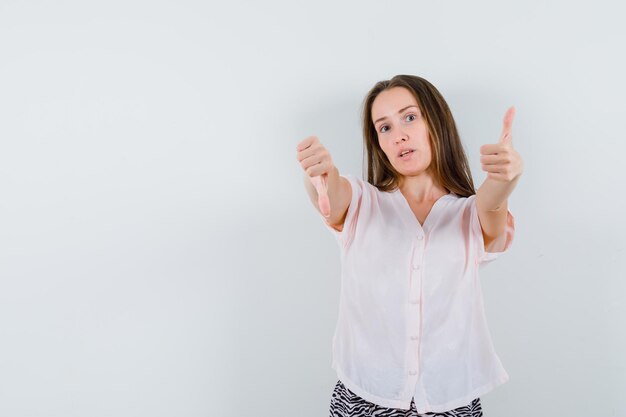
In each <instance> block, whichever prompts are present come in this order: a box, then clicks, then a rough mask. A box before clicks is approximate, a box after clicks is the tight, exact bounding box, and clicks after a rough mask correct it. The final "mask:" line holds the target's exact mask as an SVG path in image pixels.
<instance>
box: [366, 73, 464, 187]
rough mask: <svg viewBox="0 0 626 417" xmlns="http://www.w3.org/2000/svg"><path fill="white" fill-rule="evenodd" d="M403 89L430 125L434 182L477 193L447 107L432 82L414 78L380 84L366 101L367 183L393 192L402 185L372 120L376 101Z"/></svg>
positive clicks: (398, 76)
mask: <svg viewBox="0 0 626 417" xmlns="http://www.w3.org/2000/svg"><path fill="white" fill-rule="evenodd" d="M393 87H404V88H406V89H407V90H409V92H410V93H411V94H412V95H413V96H414V97H415V100H417V104H418V106H419V108H420V111H421V113H422V116H423V117H424V119H425V121H426V125H427V126H428V136H429V139H430V147H431V149H432V155H433V157H432V161H431V163H430V166H429V167H428V172H429V173H430V174H431V176H432V177H433V180H434V181H435V183H437V184H439V185H441V186H442V187H444V188H445V189H446V190H448V191H449V192H453V193H455V194H457V195H459V196H461V197H468V196H470V195H473V194H476V191H475V190H474V182H473V180H472V173H471V171H470V168H469V164H468V162H467V157H466V156H465V151H464V149H463V144H462V143H461V138H460V137H459V133H458V131H457V129H456V124H455V122H454V118H453V117H452V113H451V112H450V108H449V107H448V104H447V103H446V101H445V100H444V98H443V96H442V95H441V93H439V91H438V90H437V89H436V88H435V86H433V85H432V84H431V83H430V82H428V81H427V80H425V79H424V78H421V77H418V76H415V75H403V74H400V75H396V76H394V77H393V78H391V79H390V80H384V81H379V82H377V83H376V85H374V87H372V89H371V90H370V91H369V92H368V93H367V96H366V97H365V100H364V101H363V108H362V120H363V142H364V146H365V150H366V151H367V181H368V182H369V183H370V184H372V185H374V186H375V187H377V188H378V189H379V190H380V191H393V190H395V189H397V188H398V186H399V177H400V175H401V174H400V173H399V172H398V171H396V170H395V169H394V168H393V165H392V164H391V162H389V159H388V158H387V155H385V153H384V152H383V150H382V149H381V147H380V144H379V143H378V133H377V132H376V128H375V127H374V121H373V120H372V104H373V103H374V99H375V98H376V97H377V96H378V95H379V94H380V93H381V92H382V91H385V90H388V89H390V88H393Z"/></svg>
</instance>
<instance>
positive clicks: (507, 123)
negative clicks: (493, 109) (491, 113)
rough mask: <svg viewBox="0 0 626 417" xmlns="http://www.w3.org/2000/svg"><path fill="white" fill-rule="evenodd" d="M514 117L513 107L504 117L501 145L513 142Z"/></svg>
mask: <svg viewBox="0 0 626 417" xmlns="http://www.w3.org/2000/svg"><path fill="white" fill-rule="evenodd" d="M514 117H515V106H511V107H509V109H508V110H507V111H506V114H505V115H504V121H503V123H502V133H501V134H500V143H511V142H512V141H513V137H512V125H513V118H514Z"/></svg>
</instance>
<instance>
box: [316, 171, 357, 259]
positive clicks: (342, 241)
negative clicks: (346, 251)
mask: <svg viewBox="0 0 626 417" xmlns="http://www.w3.org/2000/svg"><path fill="white" fill-rule="evenodd" d="M341 176H342V177H344V178H345V179H347V180H348V181H349V182H350V187H351V188H352V198H351V199H350V205H349V206H348V212H347V214H346V218H345V220H344V223H343V228H342V229H341V231H338V230H337V229H334V228H333V227H331V226H330V225H329V224H328V223H327V221H326V218H325V217H324V216H323V215H322V214H321V213H318V214H319V216H320V218H321V219H322V222H323V223H324V226H326V229H328V230H330V232H331V233H332V234H333V235H334V236H335V239H337V242H338V243H339V245H340V246H341V247H342V248H345V247H347V246H348V245H349V244H350V242H351V241H352V239H353V238H354V233H355V230H356V224H357V220H358V217H359V211H360V207H361V205H362V199H363V196H364V193H363V189H364V183H363V180H361V179H360V178H357V177H355V176H353V175H341ZM331 204H332V203H331Z"/></svg>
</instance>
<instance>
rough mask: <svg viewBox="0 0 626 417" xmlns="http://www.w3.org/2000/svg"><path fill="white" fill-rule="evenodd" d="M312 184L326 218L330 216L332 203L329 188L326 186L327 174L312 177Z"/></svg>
mask: <svg viewBox="0 0 626 417" xmlns="http://www.w3.org/2000/svg"><path fill="white" fill-rule="evenodd" d="M311 182H312V183H313V186H314V187H315V190H316V191H317V205H318V206H319V208H320V212H321V213H322V214H323V215H324V217H329V216H330V201H329V200H328V187H327V185H326V174H322V175H318V176H315V177H311Z"/></svg>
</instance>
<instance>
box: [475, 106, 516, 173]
mask: <svg viewBox="0 0 626 417" xmlns="http://www.w3.org/2000/svg"><path fill="white" fill-rule="evenodd" d="M514 116H515V107H510V108H509V109H508V110H507V112H506V114H505V115H504V121H503V126H502V133H501V134H500V140H499V141H498V143H495V144H488V145H483V146H481V147H480V155H481V156H480V163H481V168H482V170H483V171H486V172H487V178H492V179H494V180H496V181H512V180H514V179H515V178H517V177H518V176H520V175H521V174H522V171H523V170H524V162H523V161H522V157H521V156H520V154H519V153H518V152H517V151H516V150H515V149H514V148H513V137H512V133H511V128H512V125H513V117H514Z"/></svg>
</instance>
